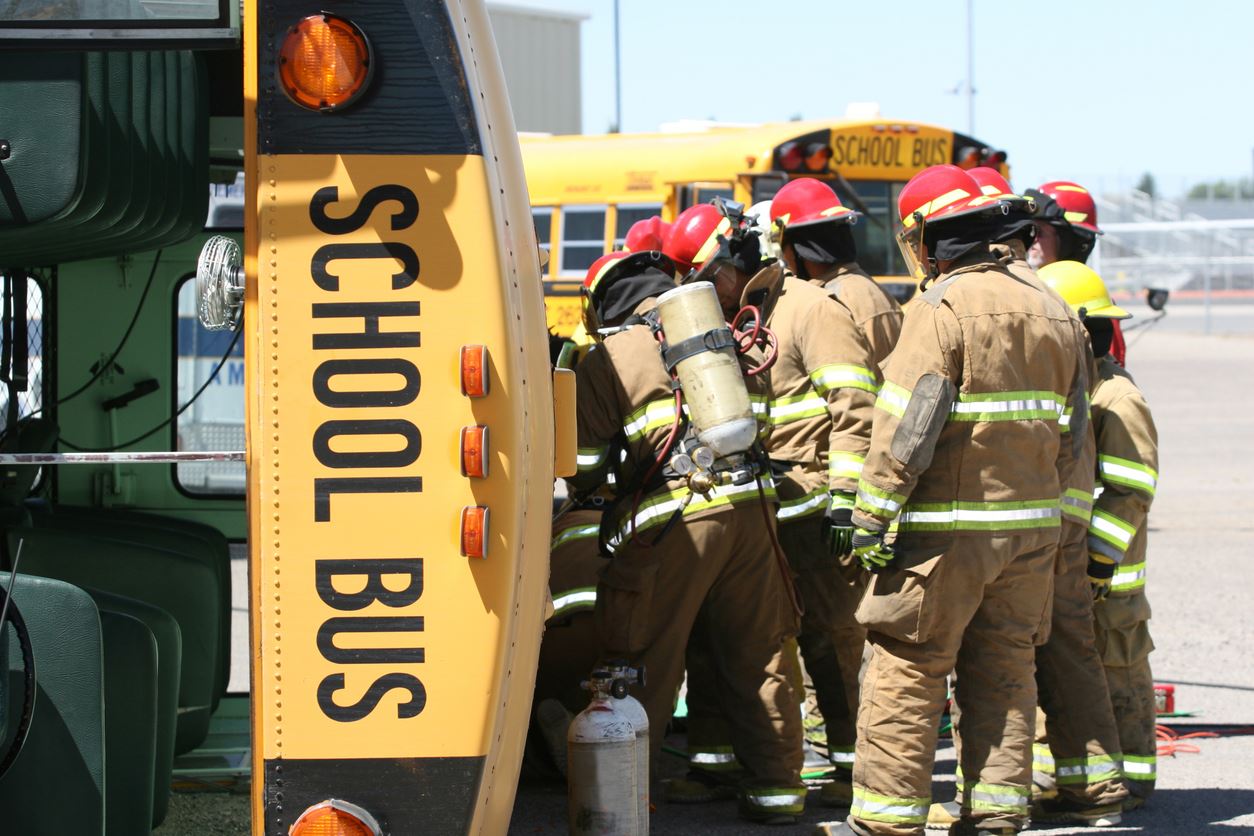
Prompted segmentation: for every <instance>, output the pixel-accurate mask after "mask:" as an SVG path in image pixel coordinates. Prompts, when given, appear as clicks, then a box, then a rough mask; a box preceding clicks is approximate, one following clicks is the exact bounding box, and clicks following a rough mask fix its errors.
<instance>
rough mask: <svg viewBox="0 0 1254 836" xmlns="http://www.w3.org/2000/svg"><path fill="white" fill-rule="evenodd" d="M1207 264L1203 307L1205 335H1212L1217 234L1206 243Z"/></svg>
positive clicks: (1204, 273) (1203, 278)
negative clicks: (1212, 266) (1212, 272)
mask: <svg viewBox="0 0 1254 836" xmlns="http://www.w3.org/2000/svg"><path fill="white" fill-rule="evenodd" d="M1206 255H1207V256H1208V258H1207V264H1206V265H1205V266H1204V267H1203V268H1202V305H1203V309H1204V310H1205V319H1204V320H1203V321H1204V323H1205V325H1204V326H1203V333H1205V334H1208V335H1209V334H1210V263H1209V262H1210V258H1211V257H1213V256H1214V255H1215V234H1214V233H1211V235H1210V237H1209V238H1208V239H1207V241H1206Z"/></svg>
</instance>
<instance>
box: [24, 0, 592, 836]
mask: <svg viewBox="0 0 1254 836" xmlns="http://www.w3.org/2000/svg"><path fill="white" fill-rule="evenodd" d="M242 9H243V11H242V14H241V12H240V4H239V3H238V2H236V1H235V0H178V2H167V1H166V0H134V2H117V3H113V2H76V1H74V0H66V2H42V1H39V2H37V0H15V2H12V3H5V4H0V50H3V51H4V54H3V60H0V124H2V125H4V128H3V129H0V296H3V297H4V300H5V301H4V302H3V304H0V310H2V311H3V319H4V322H3V329H0V331H2V335H0V342H3V346H2V350H0V366H3V369H0V389H3V390H4V393H3V394H4V404H3V405H4V407H5V409H4V410H3V411H4V413H5V416H4V419H3V422H4V426H3V429H2V430H0V458H2V460H3V463H4V465H5V473H4V479H3V480H0V481H3V482H4V491H3V493H4V497H3V498H2V499H0V505H3V511H4V513H3V515H2V516H3V520H0V593H2V594H0V662H2V663H4V664H5V667H3V668H0V818H2V819H3V821H4V824H3V825H0V830H3V831H4V832H6V833H8V832H12V833H15V834H16V833H74V834H90V833H95V834H103V833H105V832H108V833H139V832H149V831H150V830H151V828H152V827H155V826H157V825H159V824H161V822H162V820H163V819H165V818H166V817H167V815H168V814H169V809H170V804H169V803H168V802H169V794H170V787H171V783H172V781H174V782H176V783H180V784H188V783H190V784H191V785H194V786H205V785H209V784H213V782H217V781H220V780H221V781H240V780H242V781H247V780H248V773H249V772H251V810H250V814H249V815H248V818H249V820H250V822H251V831H252V832H253V833H255V834H263V833H264V834H274V836H280V835H281V836H288V834H296V835H297V836H299V834H309V833H332V832H335V833H338V832H353V833H359V832H360V833H374V834H381V833H384V832H386V833H398V834H399V833H433V834H435V833H439V834H470V833H476V834H477V833H501V832H504V830H505V828H506V823H507V822H508V820H509V816H510V813H511V809H512V806H513V798H514V790H515V784H516V779H517V774H518V769H519V763H520V760H521V754H522V747H523V741H524V737H525V734H526V730H527V721H528V714H529V708H530V695H531V692H532V684H533V680H534V675H535V666H536V657H537V653H538V648H539V640H540V635H541V631H542V629H543V621H544V618H545V615H546V612H545V610H546V601H547V580H548V571H547V570H548V563H547V555H548V545H549V534H550V523H549V520H550V514H551V510H552V508H551V496H552V485H553V479H554V475H555V473H556V474H559V475H560V474H562V473H569V472H573V469H574V467H573V465H574V443H573V442H574V439H573V401H571V400H562V397H563V393H566V394H569V379H568V378H567V377H558V378H556V381H557V384H556V385H555V378H554V377H553V372H552V371H551V366H550V364H549V357H548V340H547V337H546V334H545V312H544V301H543V295H542V287H541V278H540V273H539V270H540V267H539V257H538V251H537V244H536V241H535V238H534V235H533V231H532V229H533V228H532V224H531V222H530V212H529V200H528V196H527V192H526V184H525V180H524V176H523V169H522V161H521V156H520V152H519V147H518V142H517V139H516V134H515V129H514V124H513V119H512V116H511V114H510V111H509V106H508V101H507V97H506V95H505V83H504V78H503V76H502V73H501V69H500V65H499V62H498V59H497V55H496V48H495V44H494V40H493V36H492V32H491V28H490V26H489V23H488V17H487V14H486V11H485V9H484V5H483V3H482V0H372V2H370V3H350V2H338V1H337V0H327V2H317V3H315V2H310V0H246V2H244V3H243V4H242ZM230 189H235V190H236V191H238V192H239V193H240V196H241V198H242V201H241V203H240V204H239V205H238V206H237V207H236V209H235V210H234V211H235V215H236V217H235V220H234V221H230V220H228V219H226V218H227V217H228V215H229V214H230V213H219V212H217V209H218V208H221V207H220V206H217V205H216V204H214V203H212V202H211V193H212V194H213V195H214V196H215V199H216V197H219V196H221V195H222V194H225V193H226V192H227V191H229V190H230ZM219 202H220V201H219ZM206 206H210V207H211V208H213V209H214V211H212V212H210V214H209V220H208V222H206ZM196 309H199V312H200V321H201V323H202V326H203V327H201V326H196V325H195V322H194V319H193V318H192V317H190V316H189V315H188V314H189V313H190V312H191V311H194V310H196ZM206 328H217V329H222V330H223V333H222V334H220V335H218V337H217V338H215V339H216V342H215V341H213V340H211V339H210V338H211V337H213V332H211V331H207V330H205V329H206ZM232 332H233V333H232ZM119 334H120V335H122V336H121V340H120V342H119V341H118V335H119ZM196 346H199V347H198V348H197V347H196ZM219 355H220V357H221V360H220V361H218V356H219ZM232 358H240V359H239V360H234V359H232ZM44 364H47V368H44ZM236 365H238V374H237V372H236V371H235V366H236ZM226 367H230V368H231V371H230V372H229V378H228V372H224V371H223V369H224V368H226ZM559 374H565V375H568V374H569V373H559ZM184 375H192V376H193V377H194V380H185V379H184ZM563 384H564V385H563ZM227 389H230V390H231V391H232V392H233V393H234V394H235V396H236V399H235V401H234V404H235V406H234V407H233V408H234V409H236V410H237V411H236V412H234V413H231V414H232V415H234V416H235V417H234V418H233V419H232V418H231V416H230V415H227V413H228V412H230V409H228V406H230V404H227V401H228V400H230V398H229V397H226V396H225V395H224V391H225V390H227ZM245 395H246V398H245ZM555 398H556V399H557V400H559V401H561V403H562V404H563V406H561V407H560V408H558V407H555ZM218 402H220V403H218ZM214 403H218V406H215V408H214V409H210V410H204V413H205V414H206V415H208V414H210V413H214V414H216V413H221V414H220V415H218V417H217V418H216V419H215V420H216V424H215V425H214V429H215V432H217V436H216V437H217V438H229V439H232V441H229V442H227V443H229V444H233V445H235V446H234V448H232V447H216V448H215V447H209V448H208V449H205V448H204V446H200V447H197V446H196V443H197V439H198V438H199V437H200V436H198V435H197V432H196V430H197V427H196V426H195V421H194V420H193V421H189V420H188V419H189V418H192V417H193V416H195V415H197V413H198V412H201V411H202V410H201V408H202V407H205V406H206V404H209V405H213V404H214ZM219 407H220V408H219ZM215 410H216V413H215ZM559 418H561V420H558V419H559ZM232 420H233V421H234V423H232ZM201 429H203V427H201ZM236 431H238V432H236ZM244 436H246V443H242V442H244ZM209 443H213V442H209ZM41 467H42V471H41V469H40V468H41ZM189 467H192V470H189V469H188V468H189ZM197 467H199V468H202V470H194V468H197ZM208 467H212V468H219V467H222V468H228V469H230V468H236V469H232V470H229V472H228V471H226V470H223V471H218V470H214V471H212V472H209V471H207V470H205V469H203V468H208ZM189 473H193V475H195V474H199V475H198V476H196V479H195V480H191V481H189V475H188V474H189ZM232 550H233V551H232ZM232 553H234V554H236V555H238V556H239V557H238V558H237V561H238V562H242V561H243V560H244V557H243V555H246V560H247V573H246V578H247V581H246V585H247V593H248V594H247V598H246V600H247V607H246V610H247V615H248V619H247V626H246V628H245V627H244V626H243V625H242V624H239V623H236V624H234V625H233V624H232V621H233V620H234V619H233V618H232V615H231V613H232V605H233V604H232V600H231V594H230V589H231V573H232V569H233V568H234V567H236V566H237V565H238V563H232V557H231V554H232ZM242 579H243V576H241V578H240V580H242ZM239 586H240V584H238V583H237V585H236V587H237V588H238V587H239ZM240 602H241V599H238V598H237V601H236V603H235V606H237V607H238V606H241V603H240ZM10 628H12V629H10ZM10 635H12V638H11V640H10ZM233 637H235V638H236V639H237V642H238V643H239V644H240V645H241V647H247V648H248V652H247V653H242V654H240V655H241V656H246V657H247V658H248V660H249V661H250V663H251V664H250V665H248V666H247V667H246V668H245V672H244V673H243V674H242V675H241V676H239V677H236V676H234V674H232V675H231V676H228V675H227V671H228V669H229V668H230V662H231V659H230V656H231V654H230V646H231V644H232V638H233ZM10 647H11V648H12V652H9V649H10ZM231 682H234V683H235V685H234V686H230V685H229V683H231ZM236 689H238V690H236ZM228 707H229V708H230V710H231V712H233V713H232V714H231V717H230V718H228V719H231V720H233V721H236V723H237V725H238V726H239V727H241V728H242V729H246V730H248V731H250V732H251V735H249V734H247V732H244V731H240V730H238V729H237V730H236V732H235V733H236V736H237V737H239V736H242V737H243V740H242V742H241V748H240V749H238V750H234V749H233V750H231V751H238V752H240V753H242V754H241V757H240V761H241V762H233V763H231V764H228V766H229V767H230V769H231V770H234V771H225V772H218V773H214V774H212V775H210V774H209V770H207V767H206V764H209V765H213V764H217V763H219V762H220V761H222V759H223V753H224V752H225V751H227V750H226V749H225V748H224V746H225V744H224V743H223V741H224V740H226V739H227V738H228V737H229V735H228V734H227V733H226V732H227V731H229V730H230V729H229V728H228V727H230V724H229V723H227V724H221V723H219V722H218V721H219V720H220V719H221V717H222V714H223V711H225V710H226V709H227V708H228ZM219 730H225V731H223V733H222V734H218V733H217V732H218V731H219ZM106 732H107V733H106ZM223 775H225V776H227V777H226V778H223V777H222V776H223ZM218 786H219V787H220V786H221V784H218ZM336 819H340V820H344V821H348V822H350V824H342V825H337V824H335V821H334V820H336ZM352 822H355V823H356V824H351V823H352ZM179 826H181V827H182V828H184V829H183V830H182V831H181V832H192V830H196V829H198V826H197V825H194V824H189V823H182V824H181V825H176V829H177V828H178V827H179ZM224 826H225V824H224ZM340 827H344V828H346V829H338V828H340ZM354 828H356V829H354Z"/></svg>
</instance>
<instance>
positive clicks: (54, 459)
mask: <svg viewBox="0 0 1254 836" xmlns="http://www.w3.org/2000/svg"><path fill="white" fill-rule="evenodd" d="M244 460H245V454H244V451H243V450H206V451H191V450H179V451H175V452H165V451H159V450H153V451H151V452H139V453H0V465H11V464H37V465H45V464H121V463H132V464H174V463H177V462H242V461H244Z"/></svg>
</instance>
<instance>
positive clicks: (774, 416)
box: [771, 395, 827, 424]
mask: <svg viewBox="0 0 1254 836" xmlns="http://www.w3.org/2000/svg"><path fill="white" fill-rule="evenodd" d="M826 409H827V401H825V400H824V399H823V398H822V397H820V396H819V395H810V396H808V397H805V398H802V399H801V400H799V401H794V402H792V403H780V402H779V401H774V402H772V403H771V423H772V424H781V423H786V422H787V421H789V420H791V419H792V418H794V417H801V413H807V412H814V411H816V410H826Z"/></svg>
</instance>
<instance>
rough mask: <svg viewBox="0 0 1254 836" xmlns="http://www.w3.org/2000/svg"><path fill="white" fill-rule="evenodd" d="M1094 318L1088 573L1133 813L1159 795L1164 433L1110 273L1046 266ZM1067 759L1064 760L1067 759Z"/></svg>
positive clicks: (1073, 265) (1088, 319)
mask: <svg viewBox="0 0 1254 836" xmlns="http://www.w3.org/2000/svg"><path fill="white" fill-rule="evenodd" d="M1041 278H1043V279H1045V280H1046V281H1048V282H1049V283H1050V284H1051V285H1052V286H1053V287H1054V288H1055V289H1056V290H1057V291H1058V292H1059V293H1060V294H1061V295H1062V296H1063V298H1064V299H1066V300H1067V301H1068V302H1069V303H1070V304H1071V306H1072V307H1073V308H1075V309H1077V310H1079V311H1080V312H1081V313H1080V315H1081V316H1082V317H1083V318H1084V324H1085V326H1086V327H1087V328H1088V331H1089V334H1090V337H1091V339H1092V343H1093V353H1094V354H1095V355H1097V358H1098V360H1097V363H1098V365H1097V377H1096V380H1095V381H1094V384H1093V388H1092V394H1091V400H1092V413H1093V419H1092V420H1093V432H1094V434H1095V436H1096V438H1097V475H1098V480H1099V482H1098V486H1099V489H1100V492H1099V493H1098V496H1097V498H1096V499H1095V500H1094V501H1093V515H1092V520H1091V522H1090V523H1089V537H1088V551H1089V563H1088V574H1089V578H1090V582H1091V583H1092V586H1093V590H1094V597H1095V599H1096V604H1095V605H1094V616H1095V620H1096V633H1097V648H1098V651H1099V652H1100V653H1101V657H1102V661H1103V663H1104V664H1105V668H1106V681H1107V683H1108V685H1109V688H1110V699H1111V704H1112V706H1113V708H1114V714H1115V722H1116V724H1117V725H1118V729H1119V745H1120V751H1122V752H1123V777H1124V783H1125V785H1126V786H1127V789H1128V799H1127V801H1125V802H1124V809H1125V810H1128V809H1136V808H1137V807H1140V806H1141V805H1142V804H1144V803H1145V801H1146V799H1148V798H1149V796H1150V794H1151V793H1152V792H1153V791H1154V783H1155V780H1156V778H1157V772H1158V769H1157V757H1156V754H1157V740H1156V737H1155V731H1154V727H1155V723H1156V722H1157V714H1156V710H1155V702H1154V680H1153V677H1152V676H1151V673H1150V664H1149V654H1150V651H1151V650H1153V649H1154V643H1153V641H1151V639H1150V634H1149V623H1148V622H1149V618H1150V605H1149V600H1148V599H1147V598H1146V595H1145V558H1146V529H1147V525H1146V519H1147V516H1148V514H1149V509H1150V505H1151V504H1152V503H1153V501H1154V493H1155V491H1156V490H1157V488H1158V431H1157V429H1156V428H1155V427H1154V418H1153V416H1152V415H1151V414H1150V409H1149V405H1148V404H1147V403H1146V402H1145V398H1144V396H1143V395H1142V394H1141V390H1140V389H1138V388H1137V386H1136V383H1135V382H1134V381H1133V380H1132V376H1131V375H1130V374H1128V372H1127V371H1125V370H1124V368H1123V367H1122V366H1120V365H1119V364H1117V363H1115V362H1114V360H1113V359H1111V356H1110V346H1111V341H1112V338H1113V333H1114V328H1113V324H1114V322H1115V321H1116V320H1119V319H1127V318H1128V317H1129V316H1130V314H1128V313H1127V312H1126V311H1124V310H1123V309H1122V308H1119V307H1118V306H1116V305H1115V304H1114V303H1112V302H1111V300H1110V294H1109V292H1108V291H1107V290H1106V286H1105V284H1104V283H1103V282H1102V280H1101V277H1099V276H1098V275H1097V274H1096V273H1094V272H1093V271H1092V270H1091V269H1089V268H1088V267H1086V266H1084V265H1083V264H1079V263H1077V262H1073V261H1062V262H1056V263H1055V264H1052V265H1049V266H1048V267H1046V268H1044V269H1042V271H1041ZM1060 763H1061V762H1060Z"/></svg>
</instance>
